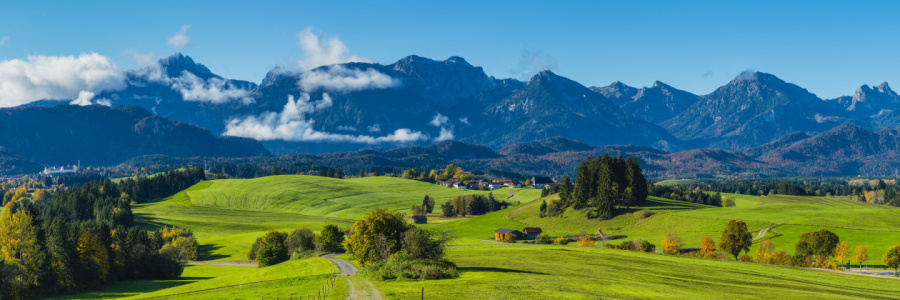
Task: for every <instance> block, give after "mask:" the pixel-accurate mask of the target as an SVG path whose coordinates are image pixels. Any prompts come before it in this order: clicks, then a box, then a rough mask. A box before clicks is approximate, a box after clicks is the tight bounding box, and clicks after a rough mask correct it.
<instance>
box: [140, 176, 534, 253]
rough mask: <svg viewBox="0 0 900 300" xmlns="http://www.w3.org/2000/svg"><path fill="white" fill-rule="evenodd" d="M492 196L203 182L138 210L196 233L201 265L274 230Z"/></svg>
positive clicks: (524, 198) (323, 181)
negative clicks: (379, 210)
mask: <svg viewBox="0 0 900 300" xmlns="http://www.w3.org/2000/svg"><path fill="white" fill-rule="evenodd" d="M488 193H489V192H483V191H468V190H460V189H452V188H446V187H442V186H437V185H433V184H428V183H425V182H419V181H414V180H407V179H400V178H393V177H367V178H358V179H344V180H341V179H333V178H327V177H318V176H305V175H283V176H269V177H262V178H256V179H224V180H211V181H204V182H200V183H198V184H196V185H194V186H192V187H190V188H188V189H187V190H185V191H182V192H180V193H178V194H175V195H173V196H172V197H169V198H167V199H165V200H163V201H159V202H155V203H149V204H140V205H136V206H135V207H133V210H134V215H135V220H136V222H137V223H138V224H140V225H142V226H144V227H145V228H147V229H155V228H158V227H161V226H173V225H174V226H179V227H184V228H190V229H191V230H193V231H194V234H195V236H196V237H197V238H198V239H199V240H200V244H201V249H200V250H201V259H203V260H241V259H244V258H245V257H246V253H247V250H248V249H249V248H250V245H251V244H253V241H254V240H256V238H257V237H259V236H261V235H262V233H263V232H264V231H266V230H269V229H275V230H281V231H290V230H292V229H294V228H298V227H307V228H310V229H312V230H313V231H318V230H320V229H321V228H322V226H324V225H325V224H327V223H334V224H337V225H338V226H339V227H341V228H348V227H349V226H350V225H351V224H353V221H354V220H358V219H361V218H362V217H364V216H365V215H366V214H368V213H369V212H370V211H371V210H372V208H375V207H388V208H390V209H394V210H399V211H404V212H409V210H410V207H411V206H412V205H414V204H421V203H422V199H423V198H424V197H425V195H429V196H431V197H434V198H436V202H437V205H440V204H442V203H444V202H446V201H447V200H449V199H450V198H452V197H454V196H460V195H471V194H484V195H487V194H488ZM493 193H494V196H495V197H496V198H498V199H509V201H515V200H518V201H520V202H523V203H527V202H528V201H530V200H533V199H535V198H538V197H539V196H540V190H536V189H500V190H497V191H494V192H493ZM437 211H440V208H439V207H438V208H437Z"/></svg>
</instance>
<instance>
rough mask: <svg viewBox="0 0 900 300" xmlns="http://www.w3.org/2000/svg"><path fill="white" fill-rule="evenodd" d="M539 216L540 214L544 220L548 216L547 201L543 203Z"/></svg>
mask: <svg viewBox="0 0 900 300" xmlns="http://www.w3.org/2000/svg"><path fill="white" fill-rule="evenodd" d="M538 214H539V217H541V218H543V217H544V216H545V215H547V200H544V201H543V202H541V209H540V211H539V212H538Z"/></svg>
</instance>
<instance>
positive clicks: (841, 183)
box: [681, 178, 900, 206]
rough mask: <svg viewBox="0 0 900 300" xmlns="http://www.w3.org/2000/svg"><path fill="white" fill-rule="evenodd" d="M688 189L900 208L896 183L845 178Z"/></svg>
mask: <svg viewBox="0 0 900 300" xmlns="http://www.w3.org/2000/svg"><path fill="white" fill-rule="evenodd" d="M681 187H682V188H683V189H684V190H699V191H707V192H721V193H734V194H744V195H755V196H762V195H775V194H780V195H794V196H847V197H849V198H850V199H852V200H857V201H866V202H870V203H878V204H887V205H891V206H900V187H898V185H897V184H896V181H895V180H887V181H886V180H883V179H858V178H853V179H844V178H794V179H776V178H758V179H717V180H711V179H710V180H702V182H701V183H698V184H693V185H682V186H681Z"/></svg>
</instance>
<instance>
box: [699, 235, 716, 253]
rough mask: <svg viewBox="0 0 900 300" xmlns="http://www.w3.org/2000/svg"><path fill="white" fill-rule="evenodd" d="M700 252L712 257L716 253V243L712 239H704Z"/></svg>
mask: <svg viewBox="0 0 900 300" xmlns="http://www.w3.org/2000/svg"><path fill="white" fill-rule="evenodd" d="M700 251H702V252H703V254H705V255H711V254H713V253H714V252H716V242H714V241H713V239H712V238H710V237H704V238H703V241H701V242H700Z"/></svg>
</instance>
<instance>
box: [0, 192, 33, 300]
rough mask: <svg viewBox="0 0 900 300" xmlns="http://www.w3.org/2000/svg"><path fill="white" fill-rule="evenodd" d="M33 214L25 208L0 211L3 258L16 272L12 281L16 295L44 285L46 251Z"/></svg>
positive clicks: (25, 294)
mask: <svg viewBox="0 0 900 300" xmlns="http://www.w3.org/2000/svg"><path fill="white" fill-rule="evenodd" d="M33 222H34V219H33V218H32V215H31V213H29V212H28V211H27V210H25V209H22V210H19V211H17V212H15V213H12V212H9V211H7V212H4V213H0V260H2V261H5V262H6V263H7V264H10V265H11V266H12V269H13V270H14V273H15V274H16V276H15V280H13V281H12V282H10V284H11V285H12V287H13V288H14V290H15V291H16V292H15V293H14V294H16V295H21V297H22V298H27V297H28V295H27V294H28V290H29V289H33V288H34V287H37V286H38V285H40V279H41V277H42V275H43V274H42V273H43V272H42V270H43V269H42V266H43V264H44V252H43V250H42V249H41V245H40V242H39V241H38V232H37V228H35V226H34V225H33Z"/></svg>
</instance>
